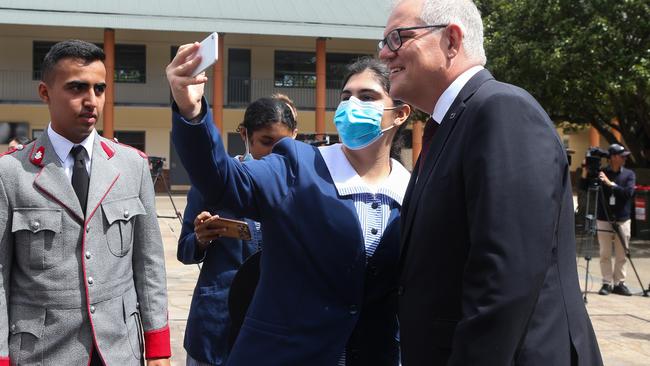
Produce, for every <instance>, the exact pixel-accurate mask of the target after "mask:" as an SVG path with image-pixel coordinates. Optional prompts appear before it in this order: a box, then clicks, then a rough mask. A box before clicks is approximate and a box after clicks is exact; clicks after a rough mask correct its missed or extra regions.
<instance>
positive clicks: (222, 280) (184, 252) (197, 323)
mask: <svg viewBox="0 0 650 366" xmlns="http://www.w3.org/2000/svg"><path fill="white" fill-rule="evenodd" d="M201 211H209V212H210V213H212V214H215V213H216V214H218V215H219V216H221V217H225V218H233V217H234V216H233V215H232V214H230V213H229V212H227V211H225V210H214V209H210V208H208V207H207V206H206V204H205V202H204V201H203V197H201V194H200V193H199V191H198V190H197V189H196V188H194V187H192V188H191V189H190V191H189V193H188V194H187V206H186V207H185V213H184V214H183V228H182V230H181V237H180V239H179V240H178V248H177V252H176V256H177V258H178V260H179V261H180V262H182V263H184V264H196V263H202V266H201V273H200V274H199V278H198V280H197V282H196V287H195V288H194V293H193V294H192V305H191V306H190V312H189V315H188V318H187V325H186V327H185V339H184V341H183V347H184V348H185V350H186V351H187V353H188V354H189V355H190V356H192V358H194V359H195V360H198V361H201V362H205V363H209V364H211V365H223V364H225V362H226V359H227V357H228V337H229V332H230V316H229V313H228V293H229V291H230V285H231V283H232V280H233V277H234V276H235V273H237V269H239V266H240V265H241V264H242V263H243V262H244V260H246V258H248V257H249V256H250V255H251V254H253V253H255V252H256V251H257V250H258V249H259V247H260V246H261V243H262V234H261V232H260V231H259V230H257V229H256V226H255V223H254V222H253V221H252V220H246V222H247V223H248V227H249V228H250V230H251V236H252V240H250V241H246V240H238V239H232V238H220V239H218V240H214V241H213V242H212V244H210V246H209V247H208V248H207V249H206V250H205V252H203V253H199V252H198V251H197V246H196V236H195V235H194V218H196V216H197V215H198V214H199V213H200V212H201Z"/></svg>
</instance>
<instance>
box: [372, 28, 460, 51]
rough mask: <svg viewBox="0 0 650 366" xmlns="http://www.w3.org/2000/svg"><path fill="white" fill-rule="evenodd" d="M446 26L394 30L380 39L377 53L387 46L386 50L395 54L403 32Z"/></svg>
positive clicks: (400, 45) (400, 44)
mask: <svg viewBox="0 0 650 366" xmlns="http://www.w3.org/2000/svg"><path fill="white" fill-rule="evenodd" d="M447 25H448V24H436V25H420V26H417V27H406V28H395V29H393V30H392V31H390V32H388V34H387V35H386V38H384V39H382V40H381V41H379V43H378V44H377V48H378V49H379V51H381V50H382V48H384V46H388V49H389V50H391V51H393V52H397V50H399V49H400V47H402V32H403V31H409V30H415V29H426V28H445V27H447Z"/></svg>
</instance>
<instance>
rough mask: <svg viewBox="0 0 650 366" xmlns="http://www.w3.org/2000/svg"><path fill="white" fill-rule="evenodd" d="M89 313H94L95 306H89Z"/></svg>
mask: <svg viewBox="0 0 650 366" xmlns="http://www.w3.org/2000/svg"><path fill="white" fill-rule="evenodd" d="M90 313H91V314H95V307H94V306H93V305H91V306H90Z"/></svg>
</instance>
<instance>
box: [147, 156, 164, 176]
mask: <svg viewBox="0 0 650 366" xmlns="http://www.w3.org/2000/svg"><path fill="white" fill-rule="evenodd" d="M164 162H165V158H163V157H159V156H150V157H149V170H150V171H151V176H156V175H160V174H162V170H163V163H164Z"/></svg>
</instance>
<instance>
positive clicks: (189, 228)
mask: <svg viewBox="0 0 650 366" xmlns="http://www.w3.org/2000/svg"><path fill="white" fill-rule="evenodd" d="M204 207H205V204H204V203H203V198H202V197H201V194H200V193H199V191H198V190H196V188H194V187H192V188H191V189H190V191H189V192H188V193H187V206H185V212H184V213H183V227H182V229H181V237H180V239H178V248H177V250H176V257H177V258H178V260H179V261H180V262H181V263H183V264H195V263H200V262H203V260H204V259H205V253H206V252H205V251H200V250H198V247H197V242H196V235H194V218H196V216H197V215H198V214H199V213H201V211H203V210H204Z"/></svg>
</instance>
